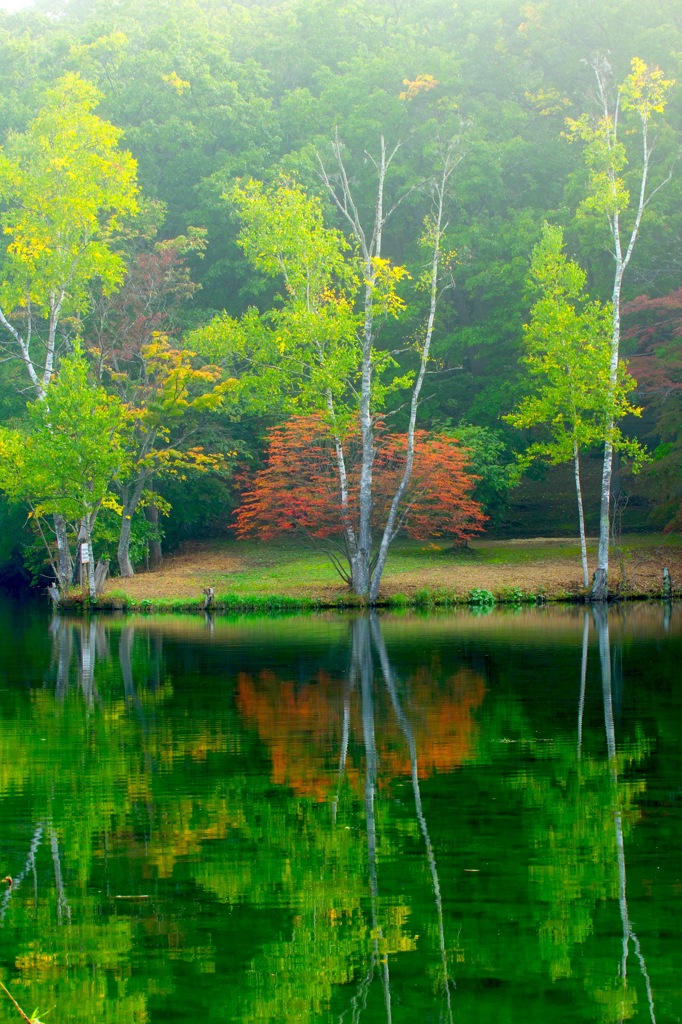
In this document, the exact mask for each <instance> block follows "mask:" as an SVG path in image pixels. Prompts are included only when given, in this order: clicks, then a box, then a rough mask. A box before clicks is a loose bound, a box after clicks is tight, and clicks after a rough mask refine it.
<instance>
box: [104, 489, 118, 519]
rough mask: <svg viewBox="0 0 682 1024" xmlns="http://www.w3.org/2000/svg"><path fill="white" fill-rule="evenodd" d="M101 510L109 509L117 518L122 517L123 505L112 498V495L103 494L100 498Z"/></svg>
mask: <svg viewBox="0 0 682 1024" xmlns="http://www.w3.org/2000/svg"><path fill="white" fill-rule="evenodd" d="M102 508H108V509H110V510H111V511H112V512H115V513H116V515H117V516H122V515H123V505H122V504H121V503H120V501H119V500H118V499H117V498H115V497H114V495H113V494H105V496H104V497H103V498H102Z"/></svg>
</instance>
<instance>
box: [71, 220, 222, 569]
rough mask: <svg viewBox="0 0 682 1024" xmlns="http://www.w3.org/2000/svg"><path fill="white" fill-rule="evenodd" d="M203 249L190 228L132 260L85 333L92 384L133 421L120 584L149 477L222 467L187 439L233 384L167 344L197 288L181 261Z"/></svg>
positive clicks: (122, 482)
mask: <svg viewBox="0 0 682 1024" xmlns="http://www.w3.org/2000/svg"><path fill="white" fill-rule="evenodd" d="M205 244H206V243H205V232H204V231H202V230H200V229H197V228H190V229H189V230H188V232H187V235H181V236H179V237H178V238H174V239H168V240H165V241H161V242H157V243H156V244H155V245H154V246H153V247H152V248H151V249H148V248H145V249H143V251H142V252H138V253H137V255H136V256H135V258H134V259H133V260H132V261H131V264H130V268H129V272H128V274H127V275H126V279H125V281H124V283H123V286H122V288H121V289H120V290H119V291H118V292H117V293H116V294H115V295H112V296H102V297H101V298H100V299H99V301H97V302H96V303H95V304H94V308H93V310H92V313H91V315H90V316H89V317H88V320H87V323H86V325H85V326H86V332H87V337H88V343H89V346H90V353H91V355H92V357H93V358H94V360H95V364H96V368H97V374H98V376H99V379H100V380H102V381H104V382H105V383H106V385H107V387H108V388H109V389H110V390H111V391H113V392H114V393H115V394H116V395H118V397H119V398H120V400H121V401H122V402H124V403H125V404H126V405H127V406H128V407H129V408H130V409H131V410H132V411H133V414H134V426H133V428H132V430H131V432H130V434H129V445H130V449H129V451H130V456H131V460H130V466H129V472H128V474H127V475H126V476H125V477H123V478H121V479H119V480H118V481H117V483H116V489H117V491H118V493H119V495H120V498H121V502H122V508H121V528H120V534H119V541H118V548H117V552H118V563H119V569H120V572H121V575H122V576H125V577H129V576H132V575H133V574H134V566H133V561H132V558H131V555H130V543H131V535H132V522H133V517H134V515H135V513H136V511H137V509H138V508H139V507H140V504H141V502H142V501H143V499H144V498H145V492H146V491H147V492H148V490H149V488H150V486H151V485H152V483H153V480H154V477H158V476H159V475H163V474H164V473H176V474H177V473H182V472H184V471H186V470H188V469H195V470H198V471H205V470H208V469H211V468H215V467H217V466H218V465H219V464H220V463H221V461H222V457H221V456H219V455H207V454H206V452H204V450H203V448H202V446H201V445H199V444H196V443H191V442H190V438H191V437H192V435H193V434H194V433H195V431H196V428H197V421H198V416H199V415H201V414H203V413H206V412H208V411H215V410H217V409H218V408H220V406H221V404H222V401H223V397H224V395H225V392H226V391H227V390H228V389H229V388H230V387H231V386H232V384H233V383H234V382H233V381H230V380H227V381H225V380H222V379H221V378H222V375H221V373H220V370H219V369H218V368H217V367H215V366H206V365H199V363H198V361H197V360H196V359H195V354H194V352H191V351H189V350H186V349H183V348H182V347H181V346H174V345H173V344H171V340H172V334H173V333H177V331H178V328H179V321H180V314H181V310H182V307H183V304H184V303H186V302H188V301H189V300H190V299H191V298H192V296H193V295H194V294H195V292H196V291H197V288H198V285H196V284H195V283H194V281H192V278H191V275H190V272H189V268H188V265H187V258H188V256H190V255H191V254H197V255H199V256H201V255H202V254H203V251H204V248H205ZM146 498H147V499H148V504H147V506H146V507H147V508H152V509H156V511H157V512H158V508H156V505H155V504H154V503H155V502H158V501H159V499H158V497H156V498H152V497H151V495H150V494H149V493H147V495H146ZM152 515H153V513H152Z"/></svg>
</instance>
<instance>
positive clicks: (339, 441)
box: [191, 138, 461, 604]
mask: <svg viewBox="0 0 682 1024" xmlns="http://www.w3.org/2000/svg"><path fill="white" fill-rule="evenodd" d="M398 149H399V147H397V146H396V147H394V148H393V149H389V147H388V146H387V145H386V142H385V140H384V139H383V138H382V139H381V140H380V144H379V152H378V155H377V156H376V158H371V165H372V166H373V169H374V173H375V185H376V191H375V202H374V211H373V216H372V218H371V221H370V223H368V224H365V223H364V221H363V218H362V216H361V214H360V211H359V207H358V204H357V203H356V200H355V195H354V191H353V186H352V184H351V179H350V175H349V172H348V169H347V167H346V163H345V157H344V152H343V149H342V146H341V142H340V141H339V139H338V138H336V139H335V140H334V142H333V145H332V164H331V165H330V166H327V165H326V164H325V163H324V162H323V161H320V169H321V174H322V179H323V182H324V184H325V186H326V188H327V190H328V192H329V195H330V197H331V198H332V199H333V201H334V203H335V204H336V206H337V209H338V211H339V212H340V214H341V216H342V217H343V219H344V221H345V223H346V226H347V227H348V229H349V233H350V236H351V241H348V240H347V239H346V238H345V237H344V235H343V234H342V233H341V232H340V231H338V230H335V229H333V228H329V227H326V226H325V224H324V218H323V213H322V206H321V203H320V202H319V201H318V200H317V199H315V198H313V197H310V196H307V195H305V193H304V192H303V191H302V190H301V189H300V188H299V187H298V186H296V185H295V184H293V185H292V184H291V183H286V182H285V183H280V184H279V185H277V186H275V187H273V188H270V189H266V188H265V187H264V186H263V185H261V184H260V183H258V182H249V183H247V184H246V185H238V186H237V187H236V188H235V189H233V190H232V191H231V193H230V195H229V198H230V199H231V200H232V202H233V203H234V204H235V205H236V208H237V210H238V212H239V214H240V217H241V219H242V223H243V225H244V226H243V229H242V232H241V235H240V244H241V245H242V248H243V250H244V252H245V255H246V256H247V258H248V259H249V260H250V261H251V262H252V263H253V264H254V265H255V266H256V267H257V268H259V269H261V270H263V271H264V272H265V273H267V274H268V275H269V276H271V277H278V278H280V279H281V280H282V281H283V283H284V295H283V296H282V299H281V303H280V305H279V306H278V308H276V309H274V310H272V311H270V312H269V313H267V314H265V315H263V316H261V315H259V314H258V313H257V312H256V311H255V310H252V311H250V312H249V313H247V314H246V315H245V317H244V318H242V320H241V321H235V320H233V319H231V318H230V317H228V316H223V317H220V318H218V320H216V321H214V322H213V323H212V324H211V325H209V327H208V328H206V329H204V330H203V331H200V332H197V333H196V334H195V335H193V336H192V338H191V343H192V345H193V347H196V348H197V349H198V350H199V351H201V352H203V353H204V354H206V355H209V356H210V357H211V358H218V357H221V356H222V358H227V359H228V360H229V361H230V362H231V365H232V367H236V369H234V370H233V371H232V372H234V373H235V376H237V377H239V378H240V383H239V386H238V390H240V391H241V394H242V395H243V396H244V398H245V400H247V401H250V402H251V403H254V402H255V403H257V404H258V405H259V406H260V408H263V409H265V408H268V407H269V408H270V409H272V405H273V402H274V401H275V397H276V396H277V400H278V401H282V395H283V394H286V398H285V400H284V406H285V407H286V406H287V403H288V407H289V409H290V411H295V410H299V411H300V409H301V408H305V409H307V410H310V411H319V412H322V413H323V414H324V416H325V419H326V423H327V425H328V427H329V430H330V435H331V437H332V439H333V446H334V453H335V463H336V471H337V480H338V488H339V499H340V508H341V516H342V520H343V532H344V544H345V550H346V555H347V558H348V563H349V566H350V577H351V581H352V583H351V585H352V589H353V591H354V592H355V593H356V594H357V595H358V596H360V597H362V598H364V599H366V600H367V601H368V602H369V603H372V604H373V603H375V602H376V600H377V598H378V595H379V587H380V584H381V577H382V574H383V571H384V567H385V564H386V557H387V554H388V550H389V547H390V545H391V543H392V541H393V540H394V539H395V537H396V535H397V533H398V532H399V530H400V528H401V526H402V519H401V508H403V506H404V501H405V496H406V494H407V491H408V486H409V482H410V478H411V474H412V468H413V464H414V450H415V431H416V426H417V416H418V410H419V403H420V399H421V394H422V389H423V385H424V380H425V376H426V372H427V367H428V363H429V358H430V350H431V341H432V338H433V332H434V327H435V319H436V307H437V303H438V297H439V293H440V291H441V271H442V269H443V263H444V262H447V261H448V260H449V258H450V256H451V254H450V253H448V252H447V251H444V236H445V230H446V227H447V223H446V213H445V206H446V200H447V197H448V190H449V187H450V183H451V179H452V176H453V174H454V171H455V168H456V167H457V165H458V163H459V161H460V159H461V154H460V152H459V149H458V148H457V147H456V146H455V145H453V146H451V147H449V148H448V149H447V150H446V151H445V153H444V155H443V157H442V162H441V165H440V168H439V170H438V173H437V174H436V175H435V176H434V178H433V179H432V180H431V181H430V182H428V183H425V185H424V190H425V191H426V192H427V193H428V195H429V197H430V202H431V211H430V213H429V215H428V216H427V217H426V219H425V228H424V235H423V238H422V246H423V249H424V250H425V251H426V253H427V256H426V267H425V270H424V274H423V278H422V279H421V280H420V282H419V283H420V284H421V286H422V288H423V289H424V290H425V291H426V295H427V313H426V319H425V322H424V323H423V324H422V326H421V328H420V330H419V334H418V337H417V340H416V341H415V342H414V343H413V344H410V343H409V342H406V343H405V348H406V349H409V348H410V347H411V348H412V352H413V354H414V355H416V359H417V368H416V370H412V371H408V372H404V371H403V370H402V369H401V367H400V365H399V363H398V361H397V359H396V354H397V353H395V352H391V351H388V350H387V349H385V348H382V347H381V346H380V345H379V344H378V333H379V329H380V327H381V325H382V323H385V322H386V320H387V319H391V318H398V317H400V315H401V314H402V312H403V310H404V308H405V303H404V300H403V299H402V297H401V296H400V294H399V288H400V284H401V281H404V279H405V278H406V277H407V276H408V273H407V270H406V269H405V268H404V267H401V266H396V265H394V264H392V263H391V261H390V259H388V258H387V256H386V254H385V251H384V230H385V227H386V223H387V221H388V220H389V218H390V216H391V214H392V213H393V211H394V210H395V209H396V207H397V206H398V205H399V203H400V202H401V200H402V199H403V198H405V195H406V193H403V195H402V197H399V198H398V200H397V201H393V202H392V203H391V202H389V200H388V198H387V178H388V174H389V170H390V168H391V164H392V162H393V160H394V158H395V155H396V153H397V152H398ZM239 364H241V365H239ZM405 392H407V396H408V397H407V406H408V410H409V411H408V425H407V429H406V431H405V449H404V461H403V467H402V472H401V474H400V476H399V479H398V482H397V484H396V487H395V491H394V493H393V496H392V499H391V501H390V503H389V507H388V512H387V515H386V518H385V521H384V523H383V525H382V527H381V529H380V530H379V531H377V532H376V533H373V529H372V509H373V468H374V462H375V457H376V453H377V445H378V440H377V437H376V431H375V427H376V423H377V417H378V416H380V415H383V414H384V413H385V411H386V407H387V403H389V399H390V398H391V396H393V395H396V394H401V396H404V394H405ZM403 401H404V397H403ZM356 431H357V432H359V437H360V441H359V448H360V456H359V472H358V483H357V501H355V500H354V501H351V493H350V487H349V467H348V455H347V450H346V442H347V439H348V437H349V435H350V434H353V433H355V432H356ZM354 509H356V510H357V511H354Z"/></svg>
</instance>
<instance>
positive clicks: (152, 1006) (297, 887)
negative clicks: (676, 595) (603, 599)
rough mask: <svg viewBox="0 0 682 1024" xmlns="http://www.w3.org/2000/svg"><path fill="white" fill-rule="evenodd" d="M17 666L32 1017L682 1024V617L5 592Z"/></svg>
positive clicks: (21, 945) (13, 829) (0, 739)
mask: <svg viewBox="0 0 682 1024" xmlns="http://www.w3.org/2000/svg"><path fill="white" fill-rule="evenodd" d="M0 651H1V653H0V702H1V717H0V801H1V803H0V815H1V817H0V877H1V876H2V875H3V874H7V875H10V876H12V878H13V879H14V882H13V885H12V887H11V888H8V889H6V890H5V891H4V892H2V894H0V979H1V980H2V981H3V982H4V983H5V984H6V985H7V986H8V987H9V989H10V990H11V991H12V993H13V994H14V996H15V998H17V1000H18V1001H19V1003H20V1004H21V1005H22V1006H23V1007H24V1009H25V1010H26V1011H27V1012H28V1013H29V1014H30V1012H31V1011H32V1010H33V1009H34V1007H38V1008H39V1011H41V1012H40V1016H41V1018H42V1011H46V1010H48V1009H49V1008H50V1007H53V1009H52V1010H51V1012H50V1015H49V1016H48V1017H47V1020H48V1021H50V1022H53V1024H63V1022H66V1021H73V1022H94V1021H97V1022H102V1021H105V1022H109V1021H111V1022H112V1024H113V1022H116V1024H127V1022H131V1024H132V1022H150V1024H151V1022H157V1021H158V1022H161V1021H164V1022H165V1021H174V1022H192V1024H196V1022H197V1021H202V1022H204V1021H216V1022H217V1021H238V1022H249V1024H253V1022H273V1024H285V1022H292V1024H294V1022H295V1024H303V1022H309V1021H310V1022H332V1021H333V1022H347V1024H354V1022H359V1021H362V1022H364V1024H377V1022H393V1024H399V1022H410V1024H413V1022H416V1021H424V1022H431V1021H433V1022H446V1024H455V1022H457V1024H487V1022H491V1024H492V1022H495V1024H505V1022H522V1024H541V1022H542V1024H547V1022H548V1021H552V1022H553V1021H560V1022H562V1024H578V1022H593V1021H604V1022H617V1021H625V1020H633V1021H637V1022H638V1021H655V1022H658V1024H669V1022H674V1021H680V1020H682V933H681V929H682V864H681V854H682V742H681V740H682V610H681V609H679V608H677V607H675V608H673V609H670V608H664V607H663V606H662V605H659V606H646V607H644V606H642V607H633V608H625V609H623V608H620V609H613V610H610V611H609V613H608V615H607V613H606V611H605V610H601V609H597V610H596V611H595V613H592V612H590V611H585V610H583V609H573V608H565V609H551V610H550V609H540V610H537V611H535V610H533V611H518V612H516V613H514V612H502V611H496V612H493V613H492V614H489V615H483V616H480V615H479V616H476V615H473V614H471V613H470V612H460V613H454V614H443V615H438V616H417V615H407V614H406V615H402V616H396V615H385V616H379V617H367V618H362V617H360V618H358V617H342V616H336V615H323V616H317V617H306V616H300V617H287V618H270V619H265V618H263V619H232V620H230V619H221V618H220V617H216V618H215V619H214V620H207V621H204V620H203V619H199V618H180V617H174V618H170V617H169V618H163V617H154V618H152V617H120V618H116V617H106V618H105V617H101V618H93V619H91V620H89V621H82V620H69V619H66V618H56V619H51V618H50V617H49V616H48V614H47V612H46V610H45V609H44V608H42V607H39V608H31V607H27V606H25V605H24V606H20V605H16V604H10V603H4V604H0ZM3 998H4V997H3ZM18 1019H19V1018H18V1015H17V1014H16V1011H15V1010H14V1008H13V1007H12V1006H11V1004H10V1003H9V1001H5V1002H4V1003H0V1020H1V1021H10V1020H18Z"/></svg>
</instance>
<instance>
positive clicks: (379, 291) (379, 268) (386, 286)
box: [365, 257, 411, 316]
mask: <svg viewBox="0 0 682 1024" xmlns="http://www.w3.org/2000/svg"><path fill="white" fill-rule="evenodd" d="M405 279H406V280H408V281H409V280H411V276H410V273H409V271H408V270H407V267H401V266H393V265H392V264H391V261H390V260H388V259H383V258H378V257H375V258H374V259H373V260H372V280H371V281H366V282H365V283H366V284H367V285H368V286H369V287H370V288H371V289H372V292H373V296H374V299H375V300H376V301H377V303H378V305H379V307H380V308H381V309H382V310H383V311H384V312H385V313H388V314H389V315H390V316H398V315H399V313H401V312H402V311H403V309H404V308H405V300H404V299H402V298H401V296H400V295H398V293H397V291H396V285H398V284H399V283H400V282H401V281H402V280H405Z"/></svg>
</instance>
